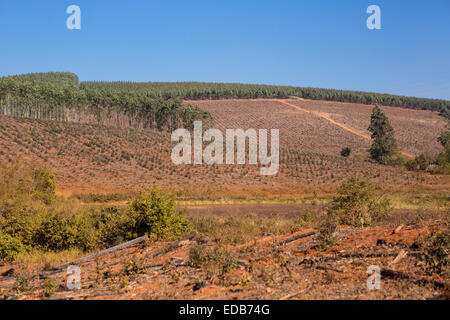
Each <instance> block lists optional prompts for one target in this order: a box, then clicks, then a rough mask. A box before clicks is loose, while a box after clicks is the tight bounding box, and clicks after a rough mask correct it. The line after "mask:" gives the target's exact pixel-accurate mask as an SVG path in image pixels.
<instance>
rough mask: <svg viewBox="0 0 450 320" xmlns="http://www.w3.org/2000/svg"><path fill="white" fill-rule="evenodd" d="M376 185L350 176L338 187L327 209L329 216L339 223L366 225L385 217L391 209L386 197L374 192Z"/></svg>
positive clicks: (357, 225)
mask: <svg viewBox="0 0 450 320" xmlns="http://www.w3.org/2000/svg"><path fill="white" fill-rule="evenodd" d="M376 189H377V187H376V186H374V185H373V184H372V183H370V182H369V181H366V180H363V179H361V178H360V177H358V176H354V177H351V178H350V179H348V180H347V181H345V182H344V183H342V184H341V186H340V187H339V188H338V195H337V196H336V197H335V198H334V199H333V202H332V203H331V206H330V208H329V209H328V216H329V218H331V217H332V218H333V219H336V220H337V222H338V223H339V224H345V225H351V226H356V227H362V226H368V225H370V224H372V223H373V222H377V221H380V220H382V219H384V218H385V217H387V216H388V215H389V213H390V211H391V210H392V206H391V203H390V201H389V200H388V199H383V198H382V197H380V196H378V195H377V194H376Z"/></svg>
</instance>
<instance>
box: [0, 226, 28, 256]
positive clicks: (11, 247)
mask: <svg viewBox="0 0 450 320" xmlns="http://www.w3.org/2000/svg"><path fill="white" fill-rule="evenodd" d="M26 250H27V247H26V246H24V245H23V244H22V242H20V241H19V240H17V239H16V238H13V237H11V236H10V235H8V234H4V233H1V232H0V261H8V262H10V261H14V260H15V258H16V257H17V256H18V255H19V254H20V253H22V252H25V251H26Z"/></svg>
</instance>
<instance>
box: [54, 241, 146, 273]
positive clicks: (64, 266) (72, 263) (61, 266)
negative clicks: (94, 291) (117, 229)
mask: <svg viewBox="0 0 450 320" xmlns="http://www.w3.org/2000/svg"><path fill="white" fill-rule="evenodd" d="M147 239H148V237H147V236H142V237H140V238H137V239H134V240H131V241H128V242H125V243H122V244H119V245H118V246H115V247H112V248H109V249H105V250H102V251H100V252H97V253H94V254H91V255H89V256H87V257H84V258H80V259H77V260H74V261H71V262H68V263H64V264H62V265H59V266H57V267H55V268H54V269H55V271H56V270H61V269H64V268H67V267H68V266H71V265H77V264H80V263H83V262H86V261H89V260H92V259H95V258H98V257H101V256H104V255H106V254H110V253H113V252H115V251H119V250H123V249H126V248H129V247H132V246H135V245H137V244H139V243H141V242H144V241H146V240H147Z"/></svg>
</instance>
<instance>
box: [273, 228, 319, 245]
mask: <svg viewBox="0 0 450 320" xmlns="http://www.w3.org/2000/svg"><path fill="white" fill-rule="evenodd" d="M316 233H317V232H315V231H311V232H308V233H304V234H299V235H298V236H295V237H292V238H289V239H286V240H284V241H281V242H280V244H279V245H280V246H284V245H286V244H288V243H290V242H293V241H296V240H298V239H302V238H307V237H311V236H313V235H315V234H316Z"/></svg>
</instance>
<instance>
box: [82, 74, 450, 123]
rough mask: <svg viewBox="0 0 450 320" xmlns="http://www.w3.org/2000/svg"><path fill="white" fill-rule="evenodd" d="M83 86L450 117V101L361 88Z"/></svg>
mask: <svg viewBox="0 0 450 320" xmlns="http://www.w3.org/2000/svg"><path fill="white" fill-rule="evenodd" d="M80 86H81V88H91V89H101V90H118V91H125V92H139V93H143V94H146V95H148V96H149V97H154V98H163V99H169V98H175V97H179V98H182V99H192V100H200V99H227V98H244V99H246V98H248V99H254V98H288V97H289V96H296V97H300V98H304V99H312V100H328V101H339V102H352V103H362V104H379V105H385V106H397V107H404V108H411V109H420V110H431V111H437V112H440V113H441V114H442V115H443V116H445V117H446V118H450V101H448V100H438V99H425V98H414V97H403V96H396V95H390V94H379V93H370V92H359V91H344V90H334V89H317V88H302V87H290V86H271V85H252V84H239V83H202V82H140V83H139V82H81V83H80Z"/></svg>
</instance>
